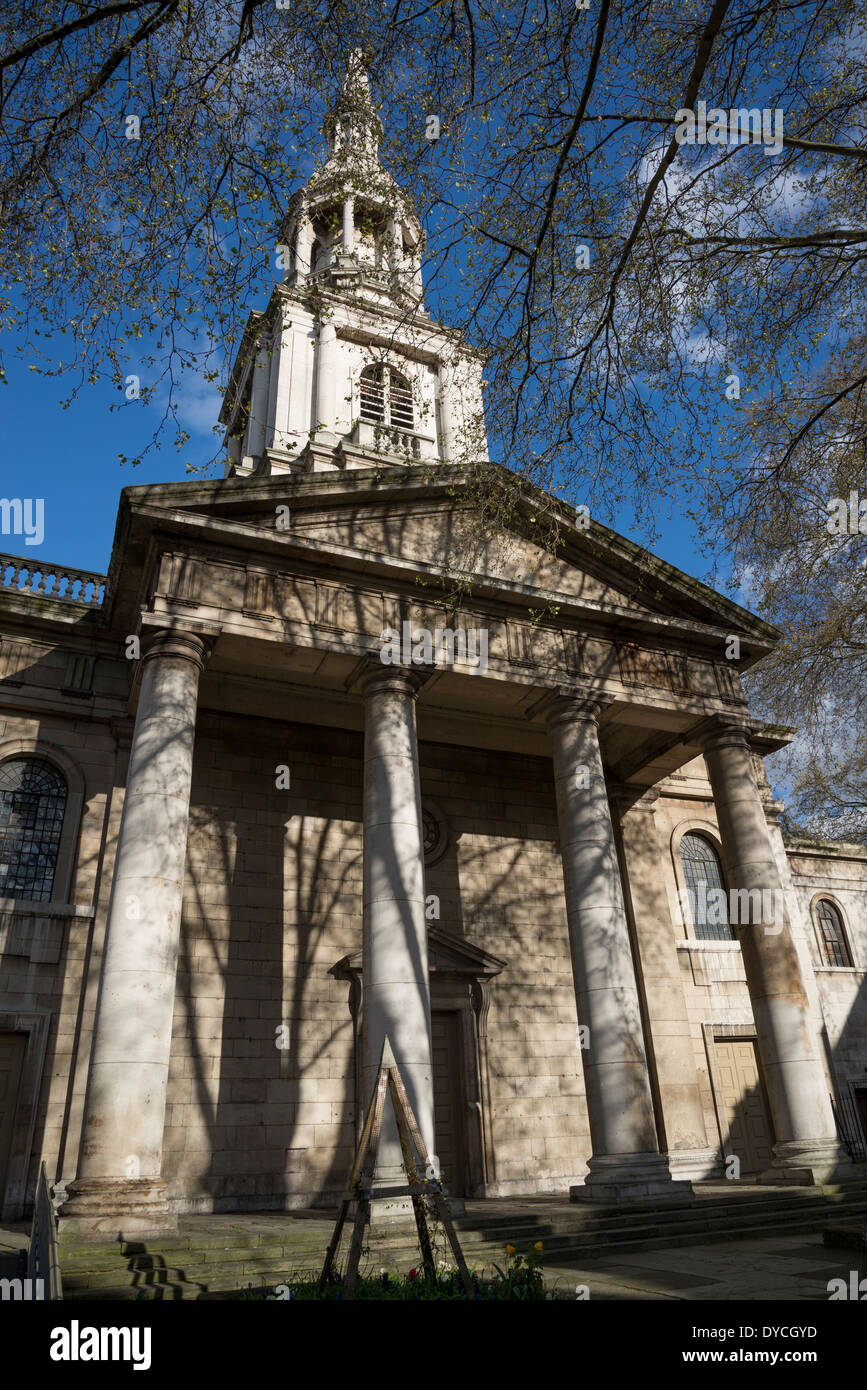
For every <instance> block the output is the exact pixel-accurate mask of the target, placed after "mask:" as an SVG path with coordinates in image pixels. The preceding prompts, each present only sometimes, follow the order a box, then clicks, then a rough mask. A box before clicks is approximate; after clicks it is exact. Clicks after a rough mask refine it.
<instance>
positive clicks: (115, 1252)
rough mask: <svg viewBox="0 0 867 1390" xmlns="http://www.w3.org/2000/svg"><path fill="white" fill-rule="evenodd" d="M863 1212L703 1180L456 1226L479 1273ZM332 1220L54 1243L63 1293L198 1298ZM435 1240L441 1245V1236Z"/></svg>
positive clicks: (492, 1205) (267, 1272)
mask: <svg viewBox="0 0 867 1390" xmlns="http://www.w3.org/2000/svg"><path fill="white" fill-rule="evenodd" d="M864 1221H867V1179H865V1180H862V1181H860V1182H857V1183H847V1184H846V1185H845V1186H826V1187H781V1188H766V1187H755V1186H749V1185H747V1184H732V1183H725V1184H702V1186H701V1187H700V1188H699V1189H697V1197H696V1201H695V1202H694V1203H692V1204H691V1205H689V1206H684V1207H675V1208H663V1207H652V1206H649V1207H643V1208H636V1209H633V1210H631V1211H628V1210H624V1209H623V1208H604V1209H597V1208H593V1207H590V1206H584V1205H582V1204H580V1203H569V1202H567V1201H565V1200H564V1199H563V1198H560V1197H527V1198H520V1199H514V1200H508V1199H507V1200H496V1201H488V1202H470V1203H468V1210H467V1212H466V1214H465V1215H463V1216H459V1217H457V1218H456V1219H455V1226H456V1228H457V1230H458V1234H459V1238H460V1241H461V1245H462V1248H463V1251H464V1254H465V1257H466V1260H467V1264H468V1265H469V1266H470V1268H471V1269H476V1270H478V1271H480V1272H481V1270H483V1269H484V1268H490V1266H491V1263H492V1261H497V1263H502V1261H503V1259H504V1248H505V1246H506V1244H507V1243H511V1244H513V1245H515V1246H517V1248H518V1249H519V1250H524V1249H526V1248H527V1247H528V1246H529V1245H531V1244H534V1243H535V1242H536V1241H539V1240H541V1241H542V1243H543V1245H544V1257H543V1258H544V1263H545V1266H546V1267H557V1266H560V1265H564V1264H576V1265H583V1264H585V1263H586V1262H589V1261H592V1260H593V1259H595V1258H598V1257H600V1256H609V1257H611V1256H619V1255H626V1254H629V1253H631V1252H634V1251H638V1250H653V1249H671V1248H673V1247H678V1246H686V1245H703V1244H706V1243H711V1242H715V1241H730V1240H749V1239H751V1238H752V1239H759V1238H762V1237H775V1236H776V1237H781V1236H798V1235H806V1234H808V1233H810V1232H815V1231H820V1230H823V1229H824V1228H826V1227H828V1225H829V1224H832V1223H835V1222H841V1223H847V1224H848V1225H850V1226H852V1225H853V1224H854V1225H856V1226H862V1227H863V1223H864ZM332 1228H333V1218H332V1217H331V1216H330V1215H329V1214H323V1213H319V1212H315V1213H313V1212H311V1213H305V1214H304V1215H303V1216H302V1215H299V1214H297V1213H293V1214H290V1213H285V1212H279V1213H270V1212H263V1213H256V1214H252V1215H250V1216H243V1215H232V1216H201V1217H196V1216H192V1217H182V1218H181V1219H180V1221H179V1232H178V1234H177V1235H173V1236H171V1237H166V1238H164V1239H154V1240H152V1241H148V1242H141V1243H134V1242H128V1243H125V1244H115V1245H85V1244H73V1243H68V1242H62V1243H61V1247H60V1252H61V1273H62V1276H63V1292H64V1297H65V1298H68V1299H120V1298H123V1299H127V1298H132V1299H146V1298H147V1299H167V1298H168V1299H178V1298H180V1299H184V1298H201V1297H205V1298H207V1297H213V1296H219V1295H220V1293H221V1292H222V1293H224V1294H225V1293H228V1292H229V1291H231V1290H239V1289H246V1288H248V1287H251V1288H252V1289H254V1290H259V1289H261V1288H262V1287H263V1286H268V1287H273V1286H274V1285H275V1284H278V1283H281V1282H283V1281H285V1280H287V1279H288V1278H290V1277H291V1276H292V1275H293V1274H295V1273H300V1272H302V1271H303V1272H312V1271H318V1269H319V1268H321V1265H322V1260H323V1258H324V1254H325V1248H326V1246H327V1244H328V1240H329V1238H330V1235H331V1231H332ZM412 1233H413V1228H407V1226H405V1225H401V1226H398V1227H393V1228H389V1227H388V1226H384V1227H380V1228H379V1229H378V1230H374V1231H373V1232H368V1235H367V1239H366V1248H365V1264H367V1265H368V1267H370V1268H373V1269H375V1270H377V1271H378V1270H379V1269H380V1268H386V1267H395V1266H396V1267H397V1268H399V1269H402V1270H406V1269H409V1268H411V1267H412V1266H413V1265H418V1264H419V1262H420V1260H419V1252H418V1247H417V1245H416V1244H415V1243H414V1241H413V1240H412ZM345 1238H346V1237H345ZM439 1244H440V1246H442V1248H443V1249H444V1250H445V1248H446V1246H445V1241H444V1240H443V1241H441V1242H440V1243H439ZM344 1248H345V1246H344ZM392 1261H394V1265H392Z"/></svg>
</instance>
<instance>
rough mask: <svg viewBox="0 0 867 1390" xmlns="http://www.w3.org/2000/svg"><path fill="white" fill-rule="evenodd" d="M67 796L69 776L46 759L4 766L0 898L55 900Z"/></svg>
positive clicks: (0, 766)
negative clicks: (55, 885)
mask: <svg viewBox="0 0 867 1390" xmlns="http://www.w3.org/2000/svg"><path fill="white" fill-rule="evenodd" d="M66 796H67V788H66V779H65V777H64V776H63V774H62V773H61V772H58V770H57V768H56V767H54V766H53V764H52V763H49V762H46V761H45V759H44V758H10V759H9V760H8V762H5V763H2V764H0V897H2V898H32V899H36V900H37V901H39V902H48V901H49V900H50V898H51V894H52V890H53V888H54V874H55V871H56V869H57V856H58V854H59V852H60V835H61V831H62V830H63V816H64V813H65V811H66Z"/></svg>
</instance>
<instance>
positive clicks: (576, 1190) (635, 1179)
mask: <svg viewBox="0 0 867 1390" xmlns="http://www.w3.org/2000/svg"><path fill="white" fill-rule="evenodd" d="M587 1167H588V1168H589V1170H590V1172H589V1174H588V1177H587V1179H586V1181H585V1183H584V1184H583V1186H580V1187H570V1188H569V1200H570V1202H599V1203H600V1205H605V1204H608V1205H610V1206H622V1205H623V1204H624V1203H627V1204H629V1205H633V1204H638V1203H641V1202H646V1203H648V1204H649V1205H652V1206H656V1205H657V1204H659V1203H663V1202H664V1203H665V1204H666V1205H670V1204H673V1203H685V1202H692V1201H694V1200H695V1193H694V1192H693V1190H692V1184H691V1183H689V1182H684V1181H675V1180H673V1179H672V1176H671V1173H670V1172H669V1169H668V1164H667V1163H666V1161H665V1159H664V1158H663V1157H662V1155H661V1154H658V1153H638V1154H605V1155H603V1156H602V1157H600V1158H596V1157H595V1156H594V1157H593V1158H591V1159H590V1160H589V1161H588V1164H587Z"/></svg>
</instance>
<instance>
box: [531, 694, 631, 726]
mask: <svg viewBox="0 0 867 1390" xmlns="http://www.w3.org/2000/svg"><path fill="white" fill-rule="evenodd" d="M613 703H614V696H613V695H609V694H608V693H607V692H606V691H602V690H569V689H567V688H564V687H562V686H560V687H558V689H556V690H548V691H546V693H545V694H544V695H543V696H542V698H541V699H540V700H537V701H536V702H535V704H533V705H531V706H530V708H529V709H528V711H527V718H528V719H534V718H535V717H536V715H538V714H540V715H541V716H542V718H543V719H544V720H545V723H546V724H547V726H548V728H549V729H553V728H556V727H557V726H558V725H560V724H598V723H599V718H600V716H601V714H602V712H603V710H605V709H607V708H608V706H609V705H611V704H613Z"/></svg>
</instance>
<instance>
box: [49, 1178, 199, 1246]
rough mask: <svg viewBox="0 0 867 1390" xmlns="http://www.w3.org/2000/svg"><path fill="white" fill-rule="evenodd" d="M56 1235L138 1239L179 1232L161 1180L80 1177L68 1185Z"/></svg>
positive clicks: (174, 1213)
mask: <svg viewBox="0 0 867 1390" xmlns="http://www.w3.org/2000/svg"><path fill="white" fill-rule="evenodd" d="M57 1216H58V1223H57V1233H58V1237H59V1239H60V1241H61V1242H64V1241H69V1240H95V1241H97V1240H98V1241H105V1240H118V1241H124V1240H137V1239H139V1238H140V1237H141V1236H157V1235H168V1234H171V1233H173V1232H175V1231H177V1229H178V1218H177V1213H176V1212H174V1211H172V1210H171V1209H170V1207H169V1204H168V1200H167V1198H166V1185H165V1183H164V1182H163V1180H162V1178H81V1179H76V1180H75V1182H73V1183H70V1185H69V1190H68V1195H67V1198H66V1201H65V1202H64V1203H63V1205H62V1206H61V1207H60V1209H59V1211H58V1213H57Z"/></svg>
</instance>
